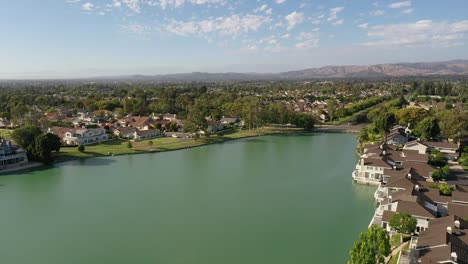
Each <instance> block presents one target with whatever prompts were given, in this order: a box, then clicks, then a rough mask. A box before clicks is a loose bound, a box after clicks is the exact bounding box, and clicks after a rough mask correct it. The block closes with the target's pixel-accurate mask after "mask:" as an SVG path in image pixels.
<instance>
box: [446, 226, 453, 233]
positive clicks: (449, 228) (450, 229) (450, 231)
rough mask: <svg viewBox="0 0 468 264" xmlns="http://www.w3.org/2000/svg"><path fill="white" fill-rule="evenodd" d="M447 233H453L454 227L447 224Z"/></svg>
mask: <svg viewBox="0 0 468 264" xmlns="http://www.w3.org/2000/svg"><path fill="white" fill-rule="evenodd" d="M447 233H449V234H452V227H450V226H447Z"/></svg>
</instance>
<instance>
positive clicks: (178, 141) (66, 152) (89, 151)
mask: <svg viewBox="0 0 468 264" xmlns="http://www.w3.org/2000/svg"><path fill="white" fill-rule="evenodd" d="M301 132H303V130H302V129H294V128H272V127H264V128H259V129H256V130H240V131H226V132H224V133H220V134H218V135H211V136H209V137H202V138H200V139H198V140H195V139H192V138H173V137H161V138H153V139H148V140H143V141H138V142H132V148H128V146H127V142H128V141H126V140H119V139H116V140H111V141H106V142H102V143H99V144H94V145H87V146H85V151H84V152H79V151H78V148H77V147H62V148H61V149H60V152H59V153H54V155H55V158H56V161H57V162H62V161H68V160H75V159H83V158H90V157H100V156H110V155H124V154H134V153H145V152H156V151H170V150H177V149H183V148H188V147H196V146H201V145H207V144H214V143H222V142H225V141H229V140H234V139H241V138H247V137H254V136H261V135H271V134H288V133H301ZM150 141H152V142H153V143H152V144H150V143H149V142H150Z"/></svg>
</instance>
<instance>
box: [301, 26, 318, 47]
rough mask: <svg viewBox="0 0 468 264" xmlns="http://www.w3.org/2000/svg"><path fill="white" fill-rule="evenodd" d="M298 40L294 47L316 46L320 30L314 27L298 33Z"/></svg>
mask: <svg viewBox="0 0 468 264" xmlns="http://www.w3.org/2000/svg"><path fill="white" fill-rule="evenodd" d="M298 39H299V41H300V42H298V43H296V45H295V47H296V48H298V49H311V48H316V47H318V46H319V44H320V32H319V30H317V29H314V30H313V31H312V32H301V34H299V38H298Z"/></svg>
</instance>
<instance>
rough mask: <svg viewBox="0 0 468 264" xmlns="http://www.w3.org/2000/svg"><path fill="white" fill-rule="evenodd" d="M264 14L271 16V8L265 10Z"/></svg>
mask: <svg viewBox="0 0 468 264" xmlns="http://www.w3.org/2000/svg"><path fill="white" fill-rule="evenodd" d="M265 14H267V15H271V14H273V9H272V8H268V9H267V10H265Z"/></svg>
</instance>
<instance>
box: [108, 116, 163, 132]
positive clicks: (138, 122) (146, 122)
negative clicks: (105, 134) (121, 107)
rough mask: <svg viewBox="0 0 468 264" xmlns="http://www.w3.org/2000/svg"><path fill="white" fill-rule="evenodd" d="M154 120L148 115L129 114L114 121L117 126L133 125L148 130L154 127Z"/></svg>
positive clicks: (138, 128)
mask: <svg viewBox="0 0 468 264" xmlns="http://www.w3.org/2000/svg"><path fill="white" fill-rule="evenodd" d="M154 122H155V121H154V120H153V118H152V117H149V116H130V117H126V118H122V119H119V120H118V121H117V123H116V125H117V126H118V127H133V128H136V129H137V130H148V129H151V128H153V127H154Z"/></svg>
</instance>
